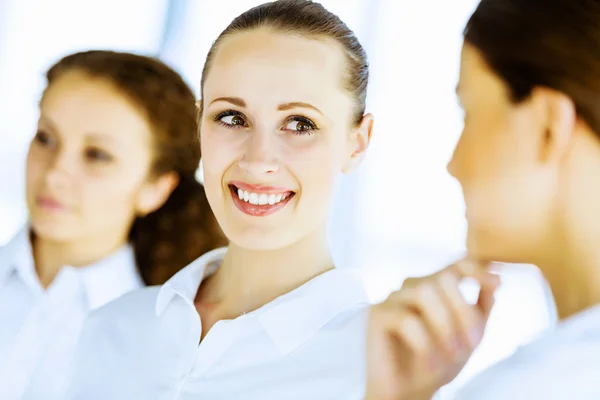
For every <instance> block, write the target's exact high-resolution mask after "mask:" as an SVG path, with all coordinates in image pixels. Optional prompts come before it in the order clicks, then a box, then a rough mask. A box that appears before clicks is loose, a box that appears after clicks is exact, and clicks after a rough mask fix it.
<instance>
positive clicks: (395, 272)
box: [0, 0, 555, 399]
mask: <svg viewBox="0 0 600 400" xmlns="http://www.w3.org/2000/svg"><path fill="white" fill-rule="evenodd" d="M262 2H263V1H261V0H258V1H257V0H219V1H215V0H212V1H210V0H126V1H125V0H104V1H102V2H88V1H85V2H84V1H80V0H53V1H52V2H48V1H45V0H3V1H1V2H0V182H2V183H1V184H0V245H2V244H4V243H6V242H7V241H8V240H9V239H10V238H11V237H12V235H13V234H15V232H16V231H17V229H19V227H20V226H22V225H23V224H24V222H25V221H26V218H27V215H26V209H25V201H24V196H23V192H24V188H23V186H24V183H23V181H24V162H25V153H26V149H27V146H28V142H29V140H30V139H31V137H32V136H33V134H34V129H35V126H36V122H37V114H38V112H37V102H38V100H39V97H40V94H41V91H42V90H43V88H44V76H43V74H44V72H45V70H46V69H47V68H48V67H49V66H50V65H51V64H52V63H54V62H55V61H57V60H58V59H59V58H60V57H62V56H64V55H66V54H68V53H71V52H75V51H79V50H86V49H99V48H102V49H114V50H123V51H132V52H136V53H142V54H145V55H155V56H158V57H160V58H161V59H163V60H164V61H166V62H167V63H168V64H170V65H171V66H172V67H174V68H175V69H176V70H177V71H178V72H180V73H181V74H182V75H183V76H184V78H185V79H186V80H187V82H188V83H189V84H190V85H191V86H192V87H193V88H195V89H196V92H198V88H199V82H200V75H201V71H202V65H203V62H204V58H205V56H206V53H207V52H208V49H209V47H210V45H211V44H212V42H213V41H214V40H215V39H216V37H217V36H218V34H219V33H220V32H221V31H222V30H223V29H224V28H225V27H226V26H227V25H228V23H229V22H230V21H231V20H232V19H233V18H234V17H235V16H237V15H238V14H240V13H241V12H243V11H245V10H246V9H248V8H250V7H252V6H255V5H257V4H260V3H262ZM321 3H323V4H324V5H325V6H326V7H327V8H329V9H330V10H331V11H333V12H335V13H336V14H338V15H339V16H340V17H341V18H342V19H343V20H344V21H345V22H346V23H347V24H348V25H349V26H350V28H351V29H353V30H354V31H355V33H356V34H357V36H358V38H359V39H360V41H361V43H362V44H363V46H364V47H365V49H366V51H367V53H368V55H369V59H370V63H371V83H370V89H369V97H368V111H369V112H372V113H373V114H374V115H375V120H376V128H375V132H374V137H373V141H372V146H371V149H370V151H369V155H368V157H367V160H366V162H365V164H364V165H363V167H362V168H361V169H360V170H359V171H358V172H357V173H355V174H353V175H351V176H348V177H345V178H344V181H343V184H342V185H341V187H340V192H339V196H338V200H337V201H336V203H335V205H334V208H333V216H332V218H333V220H332V224H331V226H332V229H331V241H332V246H333V250H334V254H335V257H336V259H337V263H338V265H339V266H340V267H358V268H360V269H361V271H362V272H363V275H364V281H365V285H366V287H367V289H368V291H369V293H370V295H371V296H372V299H373V301H379V300H381V299H383V298H385V297H386V296H387V295H388V294H389V292H390V291H391V290H394V289H397V288H398V287H400V285H401V284H402V281H403V279H404V278H405V277H407V276H415V275H425V274H428V273H431V272H433V271H435V270H438V269H440V268H442V267H444V266H445V265H447V264H448V263H450V262H452V261H453V260H455V259H457V258H458V257H460V255H461V254H462V253H463V252H464V236H465V229H466V224H465V220H464V205H463V202H462V197H461V193H460V188H459V186H458V184H457V183H456V182H454V181H453V179H452V178H451V177H450V176H449V175H448V174H447V172H446V163H447V162H448V160H449V159H450V156H451V154H452V150H453V147H454V145H455V143H456V141H457V139H458V137H459V134H460V130H461V124H462V116H461V113H460V110H459V107H458V105H457V101H456V99H455V94H454V87H455V85H456V82H457V78H458V67H459V56H460V48H461V44H462V37H461V35H462V28H463V26H464V24H465V22H466V20H467V18H468V17H469V15H470V13H471V12H472V11H473V9H474V7H475V5H476V3H477V1H476V0H453V1H451V2H449V1H446V0H418V1H417V0H323V1H321ZM515 195H518V194H515ZM502 278H503V285H502V289H501V290H500V293H499V294H498V297H497V302H498V306H497V308H496V310H495V311H494V314H493V315H492V319H491V322H490V325H489V330H488V332H487V334H486V337H485V339H484V343H483V344H482V346H481V348H480V349H479V350H478V351H477V353H476V355H475V356H474V358H473V359H472V360H471V362H470V363H469V365H468V366H467V368H466V369H465V370H464V371H463V373H462V375H461V376H459V378H457V380H456V381H455V382H453V383H452V384H451V385H449V386H448V387H446V388H445V389H444V392H443V393H442V398H444V399H445V398H449V397H450V396H451V395H452V393H453V392H454V391H455V390H456V388H457V387H458V386H460V385H462V384H463V382H464V381H465V380H466V379H468V378H470V377H472V375H473V374H475V373H477V372H478V371H479V370H481V369H482V368H485V367H486V366H488V365H489V364H491V363H493V362H495V361H497V360H499V359H501V358H503V357H506V356H508V355H510V354H511V353H512V352H513V351H514V350H515V349H516V347H517V346H519V345H520V344H522V343H524V342H526V341H528V340H530V339H531V338H533V337H534V336H535V335H537V334H538V333H539V332H540V331H541V330H542V329H544V328H545V327H547V326H549V325H550V324H552V323H554V321H555V311H554V307H553V301H552V298H551V296H550V295H549V293H548V290H547V287H546V285H545V283H544V282H543V281H542V279H541V278H540V275H539V274H538V272H537V270H536V269H535V268H533V267H523V266H507V268H506V270H505V272H504V274H503V277H502ZM465 291H466V292H467V294H468V295H471V296H476V295H477V293H476V288H472V287H468V285H467V287H465Z"/></svg>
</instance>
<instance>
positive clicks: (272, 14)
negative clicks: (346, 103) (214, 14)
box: [201, 0, 369, 124]
mask: <svg viewBox="0 0 600 400" xmlns="http://www.w3.org/2000/svg"><path fill="white" fill-rule="evenodd" d="M263 27H266V28H270V29H272V30H274V31H276V32H281V33H286V34H295V35H303V36H307V37H310V38H329V39H333V40H335V41H336V42H337V43H339V44H340V45H341V46H342V48H343V50H344V52H345V54H346V58H347V68H346V71H345V72H346V74H345V77H344V87H345V89H346V90H348V92H349V93H351V94H352V95H353V96H354V97H355V98H356V110H355V114H354V123H355V124H358V123H360V121H361V120H362V117H363V115H364V113H365V106H366V100H367V85H368V82H369V64H368V62H367V55H366V53H365V51H364V49H363V48H362V46H361V45H360V43H359V42H358V39H356V36H355V35H354V32H352V31H351V30H350V29H349V28H348V27H347V26H346V24H345V23H344V22H343V21H342V20H341V19H340V18H339V17H338V16H337V15H335V14H333V13H331V12H330V11H328V10H327V9H325V7H323V6H322V5H321V4H319V3H315V2H313V1H310V0H278V1H273V2H270V3H265V4H262V5H259V6H257V7H254V8H252V9H250V10H248V11H246V12H244V13H243V14H241V15H239V16H238V17H237V18H235V19H234V20H233V21H232V22H231V23H230V24H229V26H228V27H227V28H225V30H224V31H223V32H221V34H220V35H219V37H218V38H217V40H216V41H215V42H214V43H213V45H212V47H211V48H210V51H209V52H208V56H207V57H206V62H205V63H204V70H203V71H202V82H201V90H202V91H203V90H204V83H205V82H206V78H207V76H208V73H209V72H210V67H211V64H212V59H213V58H214V55H215V53H216V51H217V50H218V47H219V44H220V43H221V42H223V40H224V39H226V38H227V37H228V36H230V35H232V34H235V33H239V32H243V31H248V30H252V29H258V28H263Z"/></svg>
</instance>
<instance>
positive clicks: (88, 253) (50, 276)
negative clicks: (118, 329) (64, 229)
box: [31, 234, 127, 288]
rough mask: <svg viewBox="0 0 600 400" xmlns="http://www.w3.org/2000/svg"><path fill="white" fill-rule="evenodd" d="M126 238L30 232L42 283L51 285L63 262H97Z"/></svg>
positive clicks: (36, 267)
mask: <svg viewBox="0 0 600 400" xmlns="http://www.w3.org/2000/svg"><path fill="white" fill-rule="evenodd" d="M126 239H127V237H126V236H123V235H112V236H111V235H105V236H104V237H103V238H78V239H77V240H66V241H59V240H53V239H50V238H45V237H41V236H37V235H35V234H32V235H31V244H32V248H33V259H34V262H35V269H36V272H37V274H38V277H39V280H40V283H41V285H42V287H44V288H47V287H48V286H50V284H51V283H52V282H53V281H54V278H56V276H57V275H58V273H59V272H60V270H61V268H62V267H64V266H65V265H70V266H72V267H82V266H86V265H90V264H93V263H95V262H98V261H100V260H102V259H103V258H105V257H107V256H109V255H111V254H112V253H114V252H116V251H117V250H118V249H119V248H120V247H121V246H123V245H124V244H125V243H126V241H127V240H126Z"/></svg>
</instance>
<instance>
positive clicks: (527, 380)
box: [369, 0, 600, 400]
mask: <svg viewBox="0 0 600 400" xmlns="http://www.w3.org/2000/svg"><path fill="white" fill-rule="evenodd" d="M599 21H600V3H599V2H597V1H577V2H573V1H568V0H549V1H545V2H533V1H524V0H503V1H494V0H483V1H481V3H480V4H479V6H478V7H477V9H476V10H475V12H474V14H473V15H472V16H471V18H470V20H469V22H468V23H467V27H466V29H465V33H464V46H463V50H462V56H461V70H460V81H459V84H458V88H457V93H458V96H459V98H460V102H461V104H462V107H463V108H464V111H465V122H464V130H463V133H462V136H461V138H460V141H459V142H458V145H457V147H456V150H455V153H454V156H453V158H452V161H451V162H450V164H449V171H450V173H451V174H452V175H453V176H454V177H456V178H457V179H458V181H459V182H460V184H461V185H462V188H463V193H464V197H465V202H466V205H467V214H466V215H467V220H468V223H469V233H468V240H467V246H468V251H469V254H470V256H472V257H474V258H478V259H493V260H500V261H505V262H511V263H515V262H516V263H528V264H536V265H538V266H539V268H540V269H541V271H542V272H543V274H544V276H545V277H546V279H547V280H548V282H549V284H550V287H551V289H552V293H553V295H554V298H555V301H556V306H557V311H558V315H559V318H560V323H559V324H558V326H557V327H556V328H555V329H553V330H551V331H549V332H547V334H546V335H544V336H542V337H541V338H540V339H538V340H537V341H535V342H533V343H531V344H530V345H528V346H525V347H524V348H522V349H520V350H519V351H517V352H516V354H514V355H513V356H512V357H510V358H508V359H507V360H505V361H503V362H501V363H500V364H498V365H496V366H494V367H492V368H491V369H489V370H488V371H486V372H484V373H483V374H481V375H480V376H479V377H477V378H476V379H475V380H474V381H473V382H472V383H471V384H468V385H467V387H466V388H465V389H464V391H463V392H461V393H460V394H459V396H458V399H486V400H495V399H514V400H518V399H578V400H591V399H598V398H600V379H598V377H600V361H598V360H599V358H598V356H599V355H600V246H599V243H600V216H599V211H600V185H598V177H599V176H600V79H598V71H600V23H599ZM398 295H400V293H397V294H396V296H398ZM384 307H388V308H390V307H392V308H393V307H394V306H393V304H392V303H391V302H388V304H384V305H382V307H381V308H379V309H375V310H374V312H373V319H372V321H371V322H372V324H371V329H372V332H373V337H372V339H373V340H372V342H371V346H372V349H376V348H378V347H382V346H385V344H386V343H391V341H394V340H398V338H403V337H404V335H403V333H402V329H401V328H399V327H398V326H396V327H392V326H391V324H390V321H391V319H390V317H391V314H389V313H388V314H387V315H384V314H385V313H384V312H383V311H384V310H383V308H384ZM396 308H398V307H396ZM422 331H426V328H425V327H423V328H422ZM424 336H425V337H428V338H429V339H430V344H431V345H430V346H429V349H430V350H431V351H432V353H433V352H435V351H436V347H435V346H434V345H433V344H435V339H434V337H435V336H434V335H425V334H424ZM376 356H377V355H376V354H375V353H372V354H371V357H374V358H373V360H372V361H373V363H375V357H376ZM377 362H378V367H379V372H381V375H380V376H379V378H378V380H377V381H376V379H375V376H373V379H372V382H371V389H372V390H371V393H372V396H370V397H369V398H370V399H378V398H379V399H388V398H394V399H404V398H406V399H409V398H410V399H419V398H428V397H427V396H423V397H419V396H418V394H417V393H416V392H415V393H402V392H401V390H393V389H392V388H393V385H395V382H396V381H402V380H403V379H404V374H403V373H402V372H401V370H402V363H401V362H399V361H395V360H393V359H392V357H387V358H385V359H383V358H381V357H379V358H377ZM430 383H433V385H431V386H430V387H429V394H431V392H432V391H433V390H435V382H430ZM425 387H426V385H424V386H422V387H421V389H425ZM426 391H427V390H423V391H422V392H421V393H425V392H426ZM429 398H430V397H429Z"/></svg>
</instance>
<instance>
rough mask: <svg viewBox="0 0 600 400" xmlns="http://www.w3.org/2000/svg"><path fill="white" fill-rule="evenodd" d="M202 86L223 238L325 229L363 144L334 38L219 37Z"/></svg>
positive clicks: (212, 196) (211, 180)
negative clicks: (343, 176)
mask: <svg viewBox="0 0 600 400" xmlns="http://www.w3.org/2000/svg"><path fill="white" fill-rule="evenodd" d="M211 62H212V64H211V67H210V72H209V74H208V76H207V79H206V81H205V84H204V88H203V113H202V120H201V146H202V152H203V168H204V185H205V187H206V192H207V196H208V198H209V201H210V204H211V207H212V209H213V211H214V213H215V215H216V217H217V219H218V221H219V223H220V225H221V227H222V228H223V230H224V232H225V234H226V235H227V236H228V238H229V239H230V240H231V241H232V242H233V243H235V244H237V245H239V246H241V247H245V248H248V249H276V248H282V247H285V246H288V245H290V244H293V243H295V242H297V241H299V240H301V239H302V238H304V237H307V236H308V235H311V234H315V233H317V232H320V230H324V229H325V226H326V221H327V214H328V208H329V205H330V201H331V199H332V196H333V193H334V187H335V185H336V181H337V179H338V176H339V174H340V173H343V172H348V171H350V170H352V169H353V168H354V167H355V166H356V165H357V164H358V163H359V162H360V160H361V159H362V155H363V153H364V151H365V150H366V148H367V145H368V140H369V134H370V127H371V121H370V118H367V119H365V121H363V123H362V125H360V126H358V127H357V126H354V124H353V123H352V119H353V112H354V110H355V102H354V101H353V99H352V97H351V95H350V94H349V93H348V92H347V91H346V90H344V88H343V80H342V79H343V78H342V77H343V75H344V74H343V71H344V68H345V62H346V60H345V56H344V53H343V51H342V50H341V47H340V46H338V45H337V44H336V42H334V41H331V40H328V39H310V38H306V37H302V36H296V35H287V34H281V33H276V32H274V31H273V30H268V29H264V28H261V29H255V30H250V31H245V32H241V33H236V34H233V35H231V36H229V37H227V38H226V39H225V40H224V41H223V42H221V43H220V44H219V47H218V50H217V52H216V54H215V56H214V58H213V59H212V60H211Z"/></svg>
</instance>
